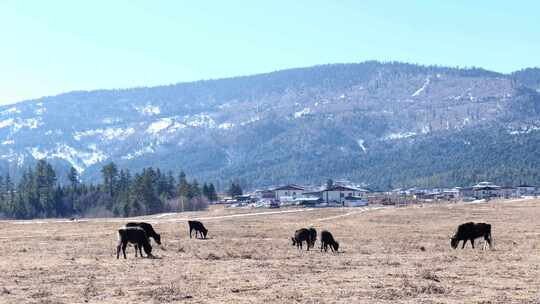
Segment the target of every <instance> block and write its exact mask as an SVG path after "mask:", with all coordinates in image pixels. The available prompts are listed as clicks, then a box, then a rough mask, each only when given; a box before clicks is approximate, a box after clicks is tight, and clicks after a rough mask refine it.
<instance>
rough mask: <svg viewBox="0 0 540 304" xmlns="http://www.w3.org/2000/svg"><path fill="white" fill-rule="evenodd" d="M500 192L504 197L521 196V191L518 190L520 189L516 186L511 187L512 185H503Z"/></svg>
mask: <svg viewBox="0 0 540 304" xmlns="http://www.w3.org/2000/svg"><path fill="white" fill-rule="evenodd" d="M499 192H500V193H499V194H500V196H501V197H504V198H515V197H519V192H518V189H517V188H516V187H510V186H505V187H501V189H500V190H499Z"/></svg>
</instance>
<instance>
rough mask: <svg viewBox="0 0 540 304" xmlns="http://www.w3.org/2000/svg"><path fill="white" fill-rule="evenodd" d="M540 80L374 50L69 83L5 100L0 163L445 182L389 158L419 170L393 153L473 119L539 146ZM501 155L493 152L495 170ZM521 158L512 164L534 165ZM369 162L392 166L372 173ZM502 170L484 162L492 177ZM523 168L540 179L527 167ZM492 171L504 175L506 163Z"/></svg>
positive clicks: (249, 182)
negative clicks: (222, 74)
mask: <svg viewBox="0 0 540 304" xmlns="http://www.w3.org/2000/svg"><path fill="white" fill-rule="evenodd" d="M539 84H540V69H537V68H531V69H523V70H520V71H516V72H513V73H510V74H501V73H497V72H492V71H488V70H484V69H481V68H470V69H459V68H448V67H439V66H419V65H414V64H405V63H396V62H390V63H381V62H376V61H368V62H363V63H356V64H329V65H319V66H314V67H307V68H295V69H289V70H281V71H276V72H270V73H262V74H256V75H252V76H238V77H232V78H225V79H217V80H201V81H196V82H186V83H179V84H174V85H165V86H156V87H149V88H147V87H140V88H131V89H119V90H95V91H72V92H67V93H63V94H59V95H56V96H49V97H43V98H38V99H33V100H27V101H22V102H20V103H16V104H12V105H6V106H1V107H0V169H1V170H3V171H4V172H6V171H8V170H9V171H10V172H11V174H12V175H15V176H16V175H17V172H20V170H21V169H22V168H23V167H25V166H27V165H28V164H31V163H32V162H34V161H35V160H36V159H40V158H46V159H48V160H51V161H53V162H55V163H56V165H57V166H59V167H64V168H65V167H68V166H74V167H75V168H77V170H78V171H79V172H81V173H82V176H83V177H84V178H85V179H88V180H96V179H98V178H99V167H100V165H103V164H104V163H106V162H108V161H115V162H117V163H118V164H119V165H120V166H123V167H127V168H132V169H135V170H136V169H140V168H141V167H144V166H154V167H160V168H162V169H165V170H169V169H170V170H173V171H176V172H178V171H179V170H181V169H183V170H186V171H187V173H188V174H189V175H191V176H196V177H199V178H204V179H205V180H208V179H210V180H215V181H217V182H219V181H223V182H225V181H227V180H230V179H239V180H243V183H244V184H245V186H248V187H256V186H264V185H270V184H279V183H285V182H315V181H317V180H318V181H321V180H324V179H325V178H329V177H344V178H351V179H357V180H358V181H359V182H364V183H366V184H368V185H372V186H374V187H389V186H399V185H408V184H410V183H411V182H412V181H414V180H417V181H418V180H424V181H426V182H423V184H426V185H437V183H438V182H437V181H436V180H432V181H429V179H430V177H433V176H440V175H441V174H443V173H444V172H434V171H433V170H432V169H429V168H427V169H424V170H425V173H423V174H416V173H415V174H412V173H411V174H410V175H411V178H406V177H404V176H399V177H392V176H394V175H395V174H389V172H390V171H391V170H390V169H384V164H385V163H393V164H394V165H393V166H394V167H395V168H394V169H397V168H398V167H399V170H401V171H403V172H410V171H411V169H410V168H414V167H415V166H416V165H420V164H421V163H422V162H421V160H416V163H415V162H414V161H412V160H408V162H411V163H410V164H409V165H410V166H411V167H403V166H402V165H399V164H395V162H390V161H389V160H388V159H386V157H391V158H395V159H400V158H401V159H407V158H406V157H405V156H406V155H405V154H403V153H413V152H412V151H411V150H408V149H413V150H414V148H411V147H415V145H416V147H420V146H422V143H424V142H429V141H430V140H433V138H439V140H441V143H444V142H445V141H450V139H453V138H452V137H456V138H461V137H463V136H466V135H464V134H468V133H467V132H473V131H475V129H478V130H485V132H487V135H492V133H494V132H496V133H502V134H504V136H502V135H500V134H499V135H500V136H499V137H498V140H500V141H501V142H512V140H511V139H512V138H515V137H520V138H527V139H528V140H529V142H528V143H521V142H520V141H517V142H518V144H519V145H520V146H519V147H521V146H523V147H527V146H531V145H533V146H536V144H537V143H536V138H537V134H536V129H537V128H538V126H540V117H539V116H540V114H539V113H540V95H539V93H538V89H539V88H540V85H539ZM512 132H514V133H512ZM441 134H449V135H447V136H448V139H440V136H441ZM489 137H490V136H486V138H489ZM36 138H38V139H39V140H37V141H36ZM478 144H479V145H480V144H481V143H478ZM389 145H390V146H389ZM519 147H518V148H519ZM518 150H519V149H518ZM524 150H527V149H524ZM388 151H393V152H392V153H393V155H392V156H390V155H388V156H387V155H386V154H387V153H388ZM407 151H408V152H407ZM438 151H439V152H440V153H442V155H444V150H438ZM485 153H487V152H485ZM499 153H500V152H499ZM503 154H504V153H503ZM429 157H430V158H432V159H433V158H434V156H433V155H431V156H429ZM448 157H450V155H448ZM472 158H474V157H472ZM396 166H397V167H396ZM468 166H469V167H470V164H469V165H468ZM501 166H504V164H502V163H500V162H499V163H496V165H495V169H497V168H500V167H501ZM519 166H520V168H517V167H516V168H514V169H515V170H517V171H519V170H521V169H523V170H525V169H530V170H532V169H536V165H534V164H529V163H526V164H520V165H519ZM474 167H475V166H474V165H473V168H474ZM478 167H479V168H481V167H482V166H478ZM370 168H379V169H377V170H376V171H377V172H375V171H374V172H373V173H378V174H380V175H383V176H386V175H389V176H390V177H388V178H378V177H370V176H369V174H367V173H366V172H370V171H371V169H370ZM408 168H409V169H408ZM360 169H362V170H365V171H363V172H364V173H360V172H358V171H359V170H360ZM465 169H467V168H462V167H452V166H451V165H449V164H447V165H446V169H445V170H446V172H447V173H445V174H447V175H449V176H452V174H453V175H454V176H455V178H453V179H452V178H450V179H447V180H446V181H445V182H448V183H455V184H460V183H463V182H465V181H469V180H471V179H472V177H471V176H469V175H470V174H469V173H465V172H468V171H467V170H465ZM495 169H494V170H490V169H486V168H484V169H483V170H484V173H485V174H487V175H490V174H491V172H492V171H496V170H495ZM386 171H388V172H386ZM533 171H534V170H533ZM449 172H450V173H449ZM451 172H454V173H451ZM458 172H462V174H461V175H462V176H461V177H460V178H458V177H459V175H460V174H459V173H458ZM480 173H482V172H480ZM478 175H482V174H476V176H478ZM512 176H514V175H512ZM522 178H523V179H528V180H530V182H538V181H537V180H536V177H533V176H530V174H529V175H527V176H523V177H522ZM494 179H495V180H498V179H502V180H503V181H504V178H503V176H502V175H497V176H494ZM507 182H512V181H510V180H509V181H507ZM421 184H422V183H421Z"/></svg>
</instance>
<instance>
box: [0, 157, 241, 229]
mask: <svg viewBox="0 0 540 304" xmlns="http://www.w3.org/2000/svg"><path fill="white" fill-rule="evenodd" d="M101 174H102V177H103V182H102V184H98V185H94V184H84V183H81V182H80V179H79V176H78V173H77V171H76V170H75V168H71V169H70V170H69V173H68V176H67V180H68V183H67V184H65V185H60V184H59V183H58V181H57V175H56V172H55V170H54V169H53V168H52V166H51V165H50V164H49V163H47V162H46V161H45V160H40V161H38V163H37V164H36V166H35V168H28V169H27V170H26V171H25V172H24V174H23V175H22V177H21V178H20V180H19V181H18V182H17V184H16V185H15V184H14V183H13V182H12V180H11V178H10V176H9V174H8V175H6V176H3V177H2V176H0V217H4V218H17V219H30V218H39V217H92V216H94V217H95V216H104V217H105V216H137V215H145V214H154V213H159V212H180V211H194V210H201V209H205V208H207V206H208V202H212V201H217V200H218V196H217V192H216V188H215V187H214V185H213V184H212V183H209V184H207V183H204V184H202V186H201V184H200V183H199V182H198V181H197V180H196V179H193V180H192V181H188V179H187V177H186V174H185V173H184V172H181V173H180V174H179V175H178V176H177V177H175V176H174V175H173V173H172V172H168V173H166V174H165V173H163V172H161V171H160V169H154V168H152V167H149V168H145V169H143V170H142V172H138V173H135V174H134V175H132V173H131V172H130V171H129V170H119V169H118V167H117V166H116V164H115V163H113V162H111V163H109V164H107V165H105V166H103V167H102V169H101ZM235 187H236V185H235ZM240 191H241V190H240Z"/></svg>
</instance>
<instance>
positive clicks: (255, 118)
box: [240, 116, 261, 126]
mask: <svg viewBox="0 0 540 304" xmlns="http://www.w3.org/2000/svg"><path fill="white" fill-rule="evenodd" d="M258 120H261V117H260V116H254V117H251V118H250V119H248V120H246V121H244V122H241V123H240V125H241V126H245V125H248V124H250V123H254V122H256V121H258Z"/></svg>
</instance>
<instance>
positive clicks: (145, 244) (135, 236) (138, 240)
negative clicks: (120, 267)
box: [116, 227, 153, 259]
mask: <svg viewBox="0 0 540 304" xmlns="http://www.w3.org/2000/svg"><path fill="white" fill-rule="evenodd" d="M128 243H132V244H134V245H136V246H137V247H136V250H135V257H137V248H138V251H139V252H140V254H141V257H143V255H142V250H141V248H143V249H144V252H146V255H147V256H148V257H153V255H152V246H151V245H150V242H149V241H148V236H147V235H146V232H145V231H144V229H142V228H140V227H122V228H120V229H118V246H117V247H116V258H117V259H118V258H120V248H122V253H123V254H124V259H126V258H127V257H126V247H127V245H128Z"/></svg>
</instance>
